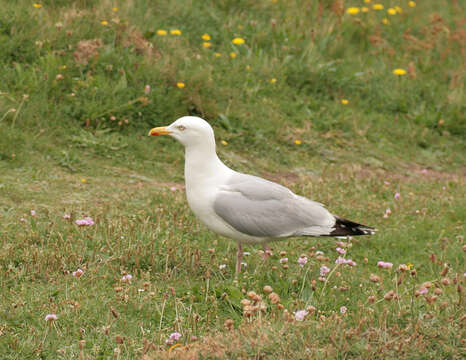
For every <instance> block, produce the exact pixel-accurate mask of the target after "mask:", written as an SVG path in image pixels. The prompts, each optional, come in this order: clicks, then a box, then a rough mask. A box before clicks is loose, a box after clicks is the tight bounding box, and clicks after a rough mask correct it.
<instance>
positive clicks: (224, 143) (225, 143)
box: [220, 140, 228, 146]
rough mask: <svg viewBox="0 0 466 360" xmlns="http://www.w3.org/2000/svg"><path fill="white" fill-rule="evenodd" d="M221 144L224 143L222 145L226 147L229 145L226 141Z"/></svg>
mask: <svg viewBox="0 0 466 360" xmlns="http://www.w3.org/2000/svg"><path fill="white" fill-rule="evenodd" d="M220 142H221V143H222V145H225V146H227V145H228V143H227V142H226V141H225V140H222V141H220Z"/></svg>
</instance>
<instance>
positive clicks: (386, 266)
mask: <svg viewBox="0 0 466 360" xmlns="http://www.w3.org/2000/svg"><path fill="white" fill-rule="evenodd" d="M377 266H378V267H379V268H382V269H391V268H392V267H393V264H392V263H391V262H385V261H379V262H377Z"/></svg>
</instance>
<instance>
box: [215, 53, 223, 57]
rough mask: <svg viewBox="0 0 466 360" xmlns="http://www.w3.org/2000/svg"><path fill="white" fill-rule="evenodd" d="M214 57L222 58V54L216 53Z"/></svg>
mask: <svg viewBox="0 0 466 360" xmlns="http://www.w3.org/2000/svg"><path fill="white" fill-rule="evenodd" d="M214 55H215V57H220V56H222V54H220V53H215V54H214Z"/></svg>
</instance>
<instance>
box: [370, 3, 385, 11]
mask: <svg viewBox="0 0 466 360" xmlns="http://www.w3.org/2000/svg"><path fill="white" fill-rule="evenodd" d="M372 9H374V10H383V9H384V7H383V5H382V4H374V5H372Z"/></svg>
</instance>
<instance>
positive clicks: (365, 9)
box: [361, 6, 369, 13]
mask: <svg viewBox="0 0 466 360" xmlns="http://www.w3.org/2000/svg"><path fill="white" fill-rule="evenodd" d="M361 12H363V13H366V12H369V8H368V7H366V6H363V7H362V8H361Z"/></svg>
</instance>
